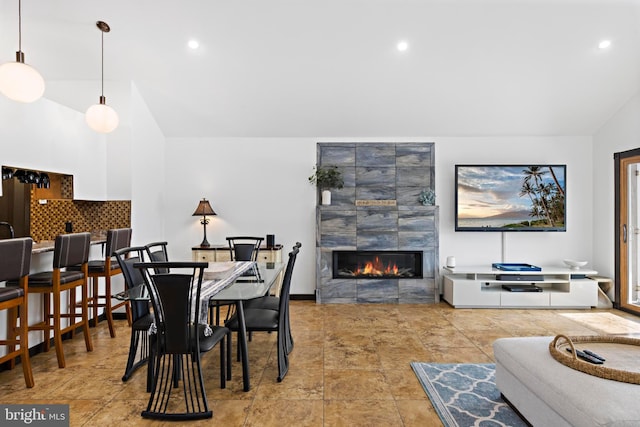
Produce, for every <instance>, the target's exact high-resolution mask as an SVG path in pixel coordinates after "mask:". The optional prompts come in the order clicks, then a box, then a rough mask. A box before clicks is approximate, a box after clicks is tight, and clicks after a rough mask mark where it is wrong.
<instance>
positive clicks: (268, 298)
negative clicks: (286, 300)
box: [244, 242, 302, 353]
mask: <svg viewBox="0 0 640 427" xmlns="http://www.w3.org/2000/svg"><path fill="white" fill-rule="evenodd" d="M301 247H302V243H300V242H296V244H295V245H294V246H293V249H296V248H297V249H300V248H301ZM296 259H297V256H296ZM294 265H295V260H294ZM292 268H293V267H292ZM289 288H291V284H290V285H289ZM281 292H282V285H281V287H280V289H279V291H278V292H277V294H278V295H265V296H263V297H260V298H255V299H252V300H249V301H247V302H246V303H245V305H244V307H245V310H246V309H252V308H263V309H268V310H275V311H278V310H280V303H281V300H280V296H279V295H280V294H281ZM289 294H291V290H290V289H289ZM289 311H290V310H287V316H286V323H285V324H286V329H287V333H286V338H287V339H286V345H287V353H291V350H292V349H293V336H292V334H291V321H290V320H289Z"/></svg>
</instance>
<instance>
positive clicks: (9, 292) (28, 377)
mask: <svg viewBox="0 0 640 427" xmlns="http://www.w3.org/2000/svg"><path fill="white" fill-rule="evenodd" d="M32 247H33V240H31V237H24V238H21V239H7V240H0V282H5V281H7V282H8V285H9V286H5V287H3V288H0V310H7V325H8V331H7V337H6V339H4V340H0V345H3V346H6V347H7V351H6V354H5V355H4V356H1V357H0V363H4V362H7V361H10V364H9V367H10V368H13V367H14V366H15V363H16V358H17V357H20V363H21V364H22V372H23V374H24V382H25V383H26V385H27V387H29V388H31V387H33V385H34V382H33V371H32V370H31V359H30V357H29V333H28V326H27V323H28V314H29V307H28V302H29V297H28V290H29V268H30V266H31V248H32ZM11 284H13V285H14V286H11ZM18 321H19V322H20V324H19V325H18ZM16 346H18V349H16Z"/></svg>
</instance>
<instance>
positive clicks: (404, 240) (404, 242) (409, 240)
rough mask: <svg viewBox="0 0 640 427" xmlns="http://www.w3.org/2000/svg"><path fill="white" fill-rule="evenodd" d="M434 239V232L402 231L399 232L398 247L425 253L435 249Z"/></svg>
mask: <svg viewBox="0 0 640 427" xmlns="http://www.w3.org/2000/svg"><path fill="white" fill-rule="evenodd" d="M433 237H434V233H433V232H427V231H422V232H416V231H401V232H398V247H399V248H402V249H407V250H418V251H424V250H426V249H427V248H432V247H433V243H434V239H433Z"/></svg>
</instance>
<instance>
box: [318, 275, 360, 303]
mask: <svg viewBox="0 0 640 427" xmlns="http://www.w3.org/2000/svg"><path fill="white" fill-rule="evenodd" d="M356 285H357V284H356V280H337V279H329V280H327V281H326V282H325V284H324V286H323V288H322V291H321V292H322V298H323V299H327V298H352V299H354V300H355V298H356V297H357V292H356Z"/></svg>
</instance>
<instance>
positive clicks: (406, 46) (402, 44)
mask: <svg viewBox="0 0 640 427" xmlns="http://www.w3.org/2000/svg"><path fill="white" fill-rule="evenodd" d="M397 48H398V50H399V51H400V52H404V51H406V50H407V49H409V43H407V42H406V41H404V40H402V41H400V42H398V45H397Z"/></svg>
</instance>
